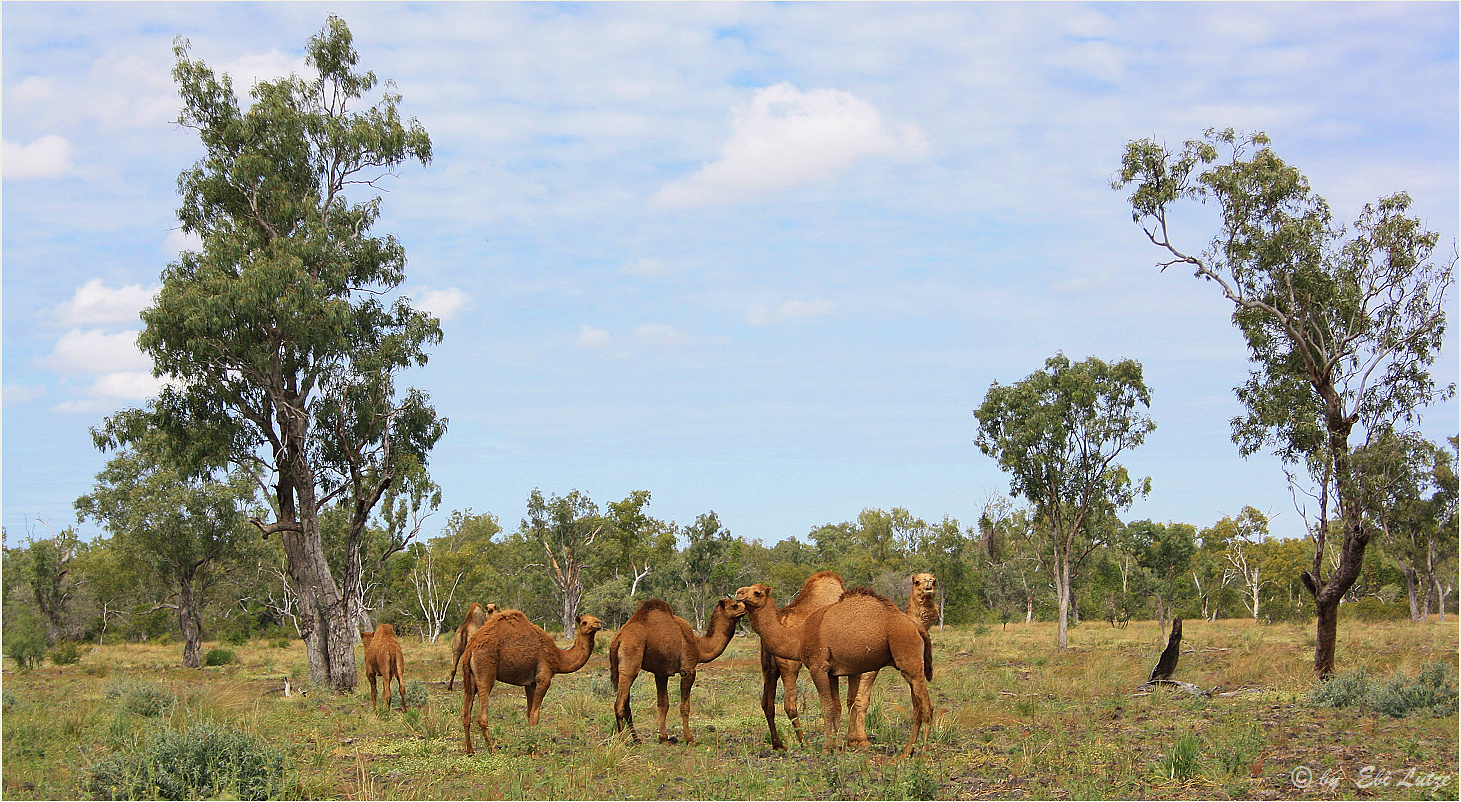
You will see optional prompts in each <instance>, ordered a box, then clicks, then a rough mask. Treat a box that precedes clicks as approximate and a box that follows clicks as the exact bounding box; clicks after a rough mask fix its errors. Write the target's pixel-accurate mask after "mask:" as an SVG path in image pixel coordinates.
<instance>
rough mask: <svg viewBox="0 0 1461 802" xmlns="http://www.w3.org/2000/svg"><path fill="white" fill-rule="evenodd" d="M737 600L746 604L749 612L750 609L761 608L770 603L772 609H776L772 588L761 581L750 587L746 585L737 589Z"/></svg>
mask: <svg viewBox="0 0 1461 802" xmlns="http://www.w3.org/2000/svg"><path fill="white" fill-rule="evenodd" d="M736 601H738V602H740V603H741V604H742V605H744V606H745V607H746V608H747V611H748V612H749V611H750V610H759V609H760V608H762V607H765V606H766V605H768V604H769V605H771V609H773V610H774V609H776V601H775V600H774V599H772V597H771V588H769V587H767V586H765V585H763V584H761V583H760V582H757V583H756V584H754V585H751V586H750V587H744V588H740V589H739V590H737V591H736Z"/></svg>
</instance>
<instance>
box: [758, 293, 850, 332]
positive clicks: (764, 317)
mask: <svg viewBox="0 0 1461 802" xmlns="http://www.w3.org/2000/svg"><path fill="white" fill-rule="evenodd" d="M832 309H833V304H832V302H831V301H828V300H826V299H819V300H816V301H787V302H786V303H784V304H782V305H780V306H778V307H775V308H774V309H773V308H772V307H769V306H756V307H752V309H751V311H750V312H747V313H746V322H747V323H749V324H751V325H752V326H769V325H771V324H773V323H784V322H786V321H788V320H796V319H798V318H807V317H816V316H818V315H825V314H827V313H829V312H831V311H832Z"/></svg>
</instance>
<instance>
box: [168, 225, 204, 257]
mask: <svg viewBox="0 0 1461 802" xmlns="http://www.w3.org/2000/svg"><path fill="white" fill-rule="evenodd" d="M201 250H203V238H202V237H200V236H198V235H197V234H188V233H185V232H184V231H183V229H182V227H181V226H179V227H178V228H174V229H172V230H170V231H168V232H167V238H166V239H164V240H163V241H162V252H163V253H165V254H167V255H168V256H177V255H178V254H180V253H182V252H183V251H194V252H197V251H201Z"/></svg>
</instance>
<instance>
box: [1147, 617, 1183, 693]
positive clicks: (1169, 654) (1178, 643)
mask: <svg viewBox="0 0 1461 802" xmlns="http://www.w3.org/2000/svg"><path fill="white" fill-rule="evenodd" d="M1181 648H1182V619H1180V618H1174V619H1172V634H1171V635H1170V636H1168V637H1167V648H1166V649H1165V650H1164V651H1163V652H1162V656H1161V659H1159V660H1157V667H1156V668H1153V669H1152V675H1151V677H1150V678H1148V679H1147V682H1156V681H1157V680H1164V679H1166V680H1169V679H1171V678H1172V672H1174V671H1176V670H1177V657H1178V656H1179V655H1180V654H1181Z"/></svg>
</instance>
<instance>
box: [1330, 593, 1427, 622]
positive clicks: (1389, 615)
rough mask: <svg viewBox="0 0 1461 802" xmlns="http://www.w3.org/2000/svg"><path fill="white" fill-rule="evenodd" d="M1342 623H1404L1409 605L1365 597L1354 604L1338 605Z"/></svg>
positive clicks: (1407, 603) (1408, 611) (1408, 614)
mask: <svg viewBox="0 0 1461 802" xmlns="http://www.w3.org/2000/svg"><path fill="white" fill-rule="evenodd" d="M1339 618H1340V620H1342V621H1404V620H1406V619H1408V618H1410V604H1409V602H1404V601H1386V600H1384V599H1381V598H1378V597H1375V596H1366V597H1365V598H1363V599H1360V600H1359V601H1356V602H1351V603H1349V604H1341V605H1339Z"/></svg>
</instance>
